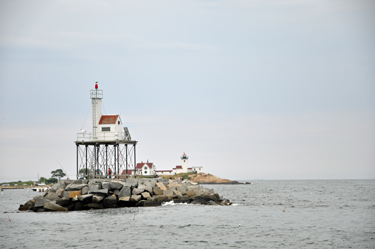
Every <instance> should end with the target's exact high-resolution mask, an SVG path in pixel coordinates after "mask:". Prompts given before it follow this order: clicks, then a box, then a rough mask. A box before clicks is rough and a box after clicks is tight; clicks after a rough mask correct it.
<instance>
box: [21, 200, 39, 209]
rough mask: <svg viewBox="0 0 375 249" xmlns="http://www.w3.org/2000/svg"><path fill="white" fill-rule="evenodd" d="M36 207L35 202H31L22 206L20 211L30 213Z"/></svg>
mask: <svg viewBox="0 0 375 249" xmlns="http://www.w3.org/2000/svg"><path fill="white" fill-rule="evenodd" d="M34 205H35V200H29V201H27V202H26V203H25V204H24V205H20V207H19V209H18V210H20V211H28V210H32V209H33V208H34Z"/></svg>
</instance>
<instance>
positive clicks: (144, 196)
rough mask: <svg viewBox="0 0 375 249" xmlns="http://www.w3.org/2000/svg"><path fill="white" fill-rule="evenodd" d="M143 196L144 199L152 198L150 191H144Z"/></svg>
mask: <svg viewBox="0 0 375 249" xmlns="http://www.w3.org/2000/svg"><path fill="white" fill-rule="evenodd" d="M142 197H143V198H144V199H147V198H151V195H150V193H149V192H143V193H142Z"/></svg>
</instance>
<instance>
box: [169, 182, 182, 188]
mask: <svg viewBox="0 0 375 249" xmlns="http://www.w3.org/2000/svg"><path fill="white" fill-rule="evenodd" d="M178 186H182V185H181V184H179V183H177V182H170V183H169V184H168V187H178Z"/></svg>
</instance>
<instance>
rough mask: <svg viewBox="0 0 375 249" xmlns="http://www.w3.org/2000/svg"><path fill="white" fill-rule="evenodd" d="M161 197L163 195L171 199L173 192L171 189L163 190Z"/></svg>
mask: <svg viewBox="0 0 375 249" xmlns="http://www.w3.org/2000/svg"><path fill="white" fill-rule="evenodd" d="M163 195H165V196H167V197H172V196H173V190H172V189H169V190H165V191H163Z"/></svg>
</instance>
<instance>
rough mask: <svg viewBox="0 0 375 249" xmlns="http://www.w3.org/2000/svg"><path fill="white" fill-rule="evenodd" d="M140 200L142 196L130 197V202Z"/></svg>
mask: <svg viewBox="0 0 375 249" xmlns="http://www.w3.org/2000/svg"><path fill="white" fill-rule="evenodd" d="M141 198H142V196H140V195H132V196H131V197H130V200H131V201H140V200H141Z"/></svg>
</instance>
